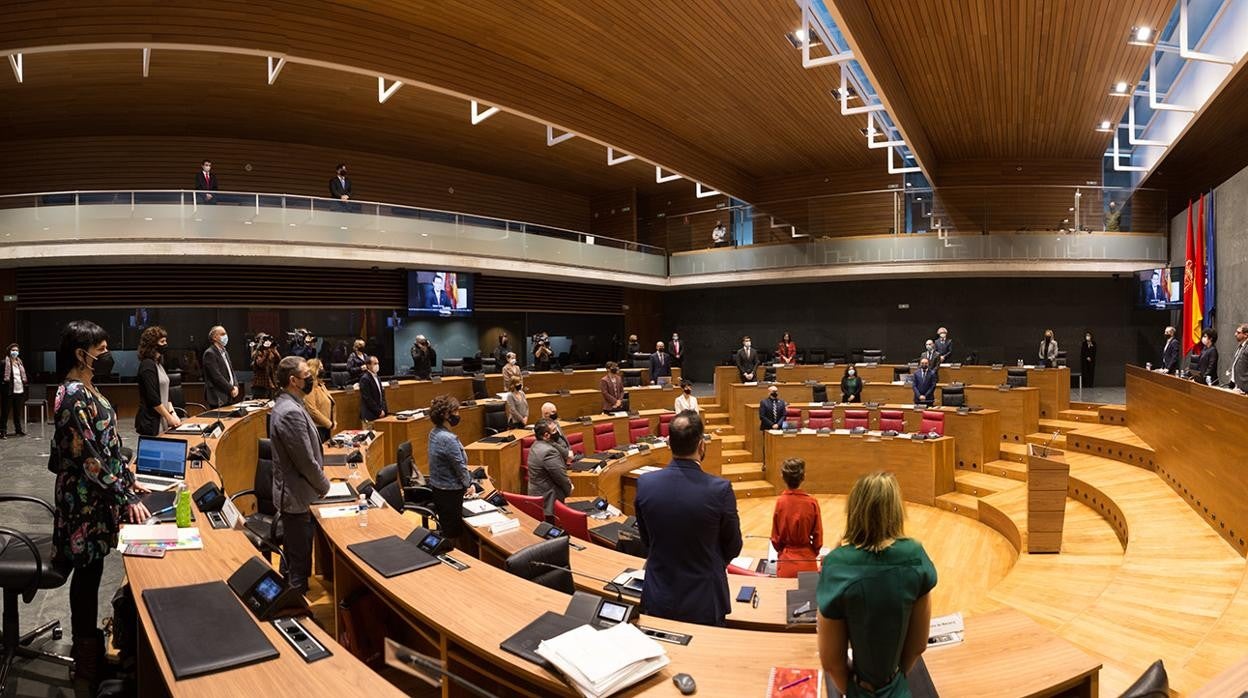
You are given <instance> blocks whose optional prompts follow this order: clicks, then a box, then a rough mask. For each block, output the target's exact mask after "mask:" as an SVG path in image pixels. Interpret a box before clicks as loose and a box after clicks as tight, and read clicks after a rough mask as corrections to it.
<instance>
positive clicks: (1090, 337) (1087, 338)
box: [1083, 334, 1092, 342]
mask: <svg viewBox="0 0 1248 698" xmlns="http://www.w3.org/2000/svg"><path fill="white" fill-rule="evenodd" d="M1083 338H1084V339H1086V340H1088V341H1089V342H1091V341H1092V335H1090V334H1087V335H1084V336H1083Z"/></svg>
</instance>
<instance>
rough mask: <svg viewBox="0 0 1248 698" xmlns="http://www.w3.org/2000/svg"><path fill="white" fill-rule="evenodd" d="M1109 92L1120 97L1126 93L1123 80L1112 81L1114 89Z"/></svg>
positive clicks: (1125, 85)
mask: <svg viewBox="0 0 1248 698" xmlns="http://www.w3.org/2000/svg"><path fill="white" fill-rule="evenodd" d="M1110 94H1111V95H1113V96H1115V97H1122V96H1124V95H1126V94H1127V83H1125V82H1123V81H1122V80H1119V81H1118V82H1116V83H1114V90H1113V92H1110Z"/></svg>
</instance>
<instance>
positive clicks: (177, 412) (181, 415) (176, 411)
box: [173, 407, 189, 419]
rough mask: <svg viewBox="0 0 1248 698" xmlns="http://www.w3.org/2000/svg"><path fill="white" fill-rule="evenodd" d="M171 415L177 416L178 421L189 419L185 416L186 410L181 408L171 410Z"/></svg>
mask: <svg viewBox="0 0 1248 698" xmlns="http://www.w3.org/2000/svg"><path fill="white" fill-rule="evenodd" d="M173 413H174V414H175V415H177V417H178V419H188V418H189V417H188V415H187V413H186V410H184V409H182V408H181V407H175V408H173Z"/></svg>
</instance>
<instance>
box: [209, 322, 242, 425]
mask: <svg viewBox="0 0 1248 698" xmlns="http://www.w3.org/2000/svg"><path fill="white" fill-rule="evenodd" d="M208 339H209V340H211V341H212V344H210V345H209V346H208V348H207V349H205V350H204V356H203V365H204V402H206V403H207V404H208V406H209V407H211V408H217V407H221V406H223V405H229V404H231V403H233V402H234V401H235V400H236V399H237V398H238V384H237V381H235V380H234V368H233V367H232V366H231V365H230V355H229V354H227V353H226V352H225V347H226V345H227V344H229V342H230V336H229V335H228V334H226V332H225V328H224V327H222V326H220V325H217V326H216V327H213V328H212V329H211V330H208Z"/></svg>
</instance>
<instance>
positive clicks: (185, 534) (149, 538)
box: [117, 524, 204, 550]
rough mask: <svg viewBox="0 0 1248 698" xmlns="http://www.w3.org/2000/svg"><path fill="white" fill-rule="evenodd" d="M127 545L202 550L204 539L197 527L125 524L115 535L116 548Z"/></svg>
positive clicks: (122, 548) (121, 548) (122, 547)
mask: <svg viewBox="0 0 1248 698" xmlns="http://www.w3.org/2000/svg"><path fill="white" fill-rule="evenodd" d="M127 545H152V546H157V547H160V548H164V549H165V550H203V549H204V539H203V538H202V537H200V535H199V529H198V528H195V527H191V528H178V527H177V525H176V524H153V525H150V526H149V525H141V524H127V525H125V526H122V527H121V532H120V533H119V534H118V536H117V549H118V550H125V549H126V546H127Z"/></svg>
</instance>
